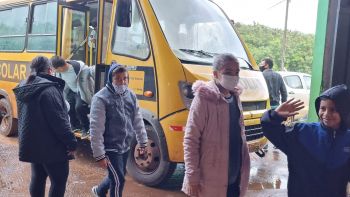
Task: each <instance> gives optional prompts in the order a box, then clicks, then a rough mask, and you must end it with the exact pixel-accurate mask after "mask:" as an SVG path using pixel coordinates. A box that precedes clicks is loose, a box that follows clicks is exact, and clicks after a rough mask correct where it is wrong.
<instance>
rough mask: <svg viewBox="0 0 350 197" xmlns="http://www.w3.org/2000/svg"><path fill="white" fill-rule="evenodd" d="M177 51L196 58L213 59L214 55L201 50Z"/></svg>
mask: <svg viewBox="0 0 350 197" xmlns="http://www.w3.org/2000/svg"><path fill="white" fill-rule="evenodd" d="M179 50H180V51H182V52H185V53H189V54H191V55H193V56H197V57H207V58H213V57H214V56H215V55H216V53H210V52H207V51H203V50H193V49H179Z"/></svg>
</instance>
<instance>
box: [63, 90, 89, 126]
mask: <svg viewBox="0 0 350 197" xmlns="http://www.w3.org/2000/svg"><path fill="white" fill-rule="evenodd" d="M67 101H68V103H69V105H70V109H69V112H68V114H69V118H70V123H71V125H72V128H74V129H80V128H82V129H83V131H84V132H88V131H89V128H90V122H89V118H88V114H89V113H90V108H89V105H88V104H87V103H86V102H85V101H83V100H81V97H80V94H79V93H75V92H73V91H71V90H70V91H69V93H68V94H67Z"/></svg>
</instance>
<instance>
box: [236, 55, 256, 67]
mask: <svg viewBox="0 0 350 197" xmlns="http://www.w3.org/2000/svg"><path fill="white" fill-rule="evenodd" d="M237 58H238V59H241V60H243V61H244V62H245V63H246V64H247V65H248V68H247V67H245V66H242V65H241V66H240V67H241V68H242V69H250V70H254V69H253V66H252V65H251V64H250V63H249V62H248V61H247V60H246V59H244V58H241V57H237Z"/></svg>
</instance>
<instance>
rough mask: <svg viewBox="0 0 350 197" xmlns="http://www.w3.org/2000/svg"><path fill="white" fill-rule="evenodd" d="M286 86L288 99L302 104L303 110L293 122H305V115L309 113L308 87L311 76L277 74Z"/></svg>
mask: <svg viewBox="0 0 350 197" xmlns="http://www.w3.org/2000/svg"><path fill="white" fill-rule="evenodd" d="M278 73H279V74H280V75H281V76H282V78H283V82H284V84H285V85H286V88H287V93H288V99H291V98H295V99H300V100H302V101H303V102H304V105H305V108H304V109H302V110H301V111H300V112H299V114H298V115H296V117H295V120H300V121H304V120H307V114H308V112H309V99H310V86H311V75H309V74H306V73H300V72H282V71H279V72H278Z"/></svg>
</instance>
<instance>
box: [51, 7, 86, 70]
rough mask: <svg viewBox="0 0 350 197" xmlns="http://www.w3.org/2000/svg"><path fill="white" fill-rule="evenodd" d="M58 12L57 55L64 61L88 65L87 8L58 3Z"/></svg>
mask: <svg viewBox="0 0 350 197" xmlns="http://www.w3.org/2000/svg"><path fill="white" fill-rule="evenodd" d="M58 9H59V12H58V34H57V55H60V56H62V57H63V58H65V59H71V60H81V61H83V62H85V63H89V62H88V61H89V58H88V36H87V35H88V33H89V32H91V31H92V29H91V28H89V26H88V17H89V12H88V7H85V6H83V5H79V4H74V3H65V2H60V5H59V8H58Z"/></svg>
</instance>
